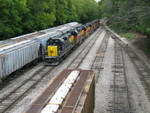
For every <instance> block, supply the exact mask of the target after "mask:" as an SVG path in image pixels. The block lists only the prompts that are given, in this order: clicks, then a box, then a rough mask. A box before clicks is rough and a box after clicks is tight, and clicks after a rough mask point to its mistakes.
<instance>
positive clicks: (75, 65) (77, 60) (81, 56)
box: [67, 28, 103, 69]
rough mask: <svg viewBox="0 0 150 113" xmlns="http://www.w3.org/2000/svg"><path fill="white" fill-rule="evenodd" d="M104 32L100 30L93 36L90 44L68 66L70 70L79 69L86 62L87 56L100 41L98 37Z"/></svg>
mask: <svg viewBox="0 0 150 113" xmlns="http://www.w3.org/2000/svg"><path fill="white" fill-rule="evenodd" d="M102 31H103V30H101V29H100V28H99V29H98V30H97V31H96V32H95V34H93V38H91V40H89V41H88V44H87V45H86V46H85V47H84V48H83V49H82V51H80V53H79V54H78V55H77V56H76V57H75V59H74V60H73V61H72V63H71V64H70V65H68V66H67V68H68V69H77V68H78V67H79V66H80V64H81V63H82V61H83V60H84V58H85V56H86V55H87V54H88V53H89V51H90V49H91V48H92V46H93V45H94V43H95V42H96V40H97V39H98V38H97V37H98V36H99V35H100V34H101V33H102Z"/></svg>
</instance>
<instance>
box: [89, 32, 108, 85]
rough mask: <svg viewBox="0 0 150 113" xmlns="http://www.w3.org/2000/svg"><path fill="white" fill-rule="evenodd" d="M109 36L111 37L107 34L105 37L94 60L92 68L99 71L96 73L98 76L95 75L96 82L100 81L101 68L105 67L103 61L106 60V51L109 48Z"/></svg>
mask: <svg viewBox="0 0 150 113" xmlns="http://www.w3.org/2000/svg"><path fill="white" fill-rule="evenodd" d="M109 38H110V37H109V35H108V34H106V35H105V37H104V39H103V40H102V43H101V46H100V48H99V49H98V51H97V52H96V57H95V59H94V61H93V64H92V66H91V70H94V72H97V73H96V75H97V76H95V78H96V79H95V80H96V83H97V82H98V78H99V74H100V71H101V69H103V68H102V63H103V60H104V56H105V52H106V49H107V45H108V40H109Z"/></svg>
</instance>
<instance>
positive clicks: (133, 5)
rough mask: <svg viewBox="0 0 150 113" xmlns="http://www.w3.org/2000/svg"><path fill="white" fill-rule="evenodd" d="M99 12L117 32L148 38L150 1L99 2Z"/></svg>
mask: <svg viewBox="0 0 150 113" xmlns="http://www.w3.org/2000/svg"><path fill="white" fill-rule="evenodd" d="M99 12H100V15H101V16H104V17H108V19H109V21H108V23H109V25H110V26H111V27H112V28H113V29H115V30H117V31H120V32H127V31H137V32H140V33H141V34H144V35H147V36H148V37H150V0H101V1H100V2H99Z"/></svg>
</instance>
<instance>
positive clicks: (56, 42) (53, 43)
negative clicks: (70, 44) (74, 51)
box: [47, 39, 62, 50]
mask: <svg viewBox="0 0 150 113" xmlns="http://www.w3.org/2000/svg"><path fill="white" fill-rule="evenodd" d="M47 46H58V47H59V50H62V43H61V41H60V40H59V39H50V40H49V41H47Z"/></svg>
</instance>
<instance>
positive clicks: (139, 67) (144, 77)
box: [117, 38, 150, 102]
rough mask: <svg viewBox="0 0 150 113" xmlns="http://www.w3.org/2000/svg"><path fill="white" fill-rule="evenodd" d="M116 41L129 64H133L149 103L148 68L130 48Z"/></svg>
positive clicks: (149, 70)
mask: <svg viewBox="0 0 150 113" xmlns="http://www.w3.org/2000/svg"><path fill="white" fill-rule="evenodd" d="M117 41H118V42H119V43H120V45H121V46H122V47H123V49H124V50H125V52H126V53H127V55H128V56H129V58H130V59H131V62H132V63H133V64H134V66H135V69H136V72H137V74H138V76H139V79H140V81H141V83H142V85H143V88H144V89H145V94H146V96H147V97H148V100H149V102H150V68H149V67H148V66H147V65H146V64H145V62H144V61H143V60H141V59H140V58H139V56H138V55H137V54H136V53H135V52H134V51H133V50H132V49H131V48H130V47H128V46H127V45H126V44H125V43H124V42H123V41H121V40H120V39H119V38H117Z"/></svg>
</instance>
